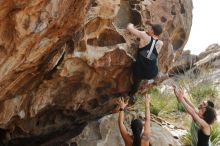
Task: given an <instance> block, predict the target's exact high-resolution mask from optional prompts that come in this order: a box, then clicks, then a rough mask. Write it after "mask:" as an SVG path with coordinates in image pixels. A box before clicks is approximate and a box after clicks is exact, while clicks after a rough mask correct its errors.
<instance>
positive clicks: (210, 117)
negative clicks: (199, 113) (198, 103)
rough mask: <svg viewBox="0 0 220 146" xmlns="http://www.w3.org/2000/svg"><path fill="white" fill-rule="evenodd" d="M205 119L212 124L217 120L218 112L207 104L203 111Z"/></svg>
mask: <svg viewBox="0 0 220 146" xmlns="http://www.w3.org/2000/svg"><path fill="white" fill-rule="evenodd" d="M203 119H204V120H205V121H206V122H207V123H208V124H212V123H213V122H214V121H215V120H216V112H215V110H214V108H212V107H210V106H207V107H206V110H205V112H204V113H203Z"/></svg>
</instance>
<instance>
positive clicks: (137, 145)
mask: <svg viewBox="0 0 220 146" xmlns="http://www.w3.org/2000/svg"><path fill="white" fill-rule="evenodd" d="M142 129H143V123H142V121H141V120H139V119H134V120H132V121H131V130H132V133H133V137H134V139H133V146H141V132H142Z"/></svg>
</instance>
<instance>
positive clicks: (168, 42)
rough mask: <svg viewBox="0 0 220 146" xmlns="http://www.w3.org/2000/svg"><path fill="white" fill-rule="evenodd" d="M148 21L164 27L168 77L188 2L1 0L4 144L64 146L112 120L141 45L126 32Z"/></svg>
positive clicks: (163, 64)
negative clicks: (52, 144)
mask: <svg viewBox="0 0 220 146" xmlns="http://www.w3.org/2000/svg"><path fill="white" fill-rule="evenodd" d="M146 20H147V21H151V23H160V24H161V25H162V26H163V27H164V32H163V34H162V35H161V37H160V39H162V40H163V41H164V47H163V49H162V51H161V53H160V55H159V66H160V70H161V71H162V72H165V73H166V72H167V71H169V69H170V66H171V64H172V61H173V59H174V56H178V54H180V53H181V51H182V49H183V47H184V45H185V43H186V41H187V40H188V36H189V32H190V28H191V24H192V1H191V0H170V1H159V0H154V1H152V0H129V1H128V0H17V1H14V0H1V1H0V107H1V108H0V127H1V130H0V132H1V133H2V134H1V140H2V141H4V142H5V143H9V144H10V145H19V144H22V145H23V146H24V145H30V144H32V146H33V145H40V144H42V143H45V142H46V141H52V139H56V138H57V137H61V136H63V139H59V140H60V141H63V140H64V139H65V138H66V139H68V136H69V135H71V134H72V135H74V134H77V133H78V132H79V131H80V130H79V129H80V128H76V127H78V126H81V127H83V126H84V125H85V123H86V122H87V121H89V120H94V119H98V118H100V117H102V116H104V115H106V114H109V112H110V111H111V110H112V108H113V103H112V98H114V97H117V96H118V94H119V93H124V92H127V91H129V90H130V88H131V79H130V78H131V74H132V71H131V68H132V67H131V65H132V62H133V60H132V58H133V56H134V55H135V52H136V49H137V47H138V45H137V44H138V41H137V38H135V37H134V36H132V35H130V34H129V33H128V32H127V31H126V30H125V29H124V28H125V26H126V25H127V23H128V22H133V23H134V24H135V26H137V27H138V28H140V29H145V28H146V29H147V28H149V26H148V24H146V23H145V21H146ZM73 131H74V132H73ZM68 134H69V135H68ZM64 137H65V138H64ZM56 140H57V143H58V139H56Z"/></svg>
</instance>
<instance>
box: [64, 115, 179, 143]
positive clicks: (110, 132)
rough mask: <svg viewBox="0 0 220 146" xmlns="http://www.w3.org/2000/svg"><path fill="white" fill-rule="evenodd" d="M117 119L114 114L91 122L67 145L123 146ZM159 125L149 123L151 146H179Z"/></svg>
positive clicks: (159, 123)
mask: <svg viewBox="0 0 220 146" xmlns="http://www.w3.org/2000/svg"><path fill="white" fill-rule="evenodd" d="M117 118H118V115H117V114H115V115H109V116H106V117H104V118H102V119H100V120H99V121H96V122H91V123H89V124H88V125H87V126H86V127H85V129H84V130H83V132H82V133H81V134H80V135H78V136H77V137H75V138H73V139H71V140H70V141H68V142H67V143H68V144H70V145H71V144H72V145H73V144H75V145H78V146H86V145H92V146H124V141H123V139H122V137H121V134H120V131H119V128H118V126H117V124H118V121H117ZM129 123H130V122H127V123H126V124H127V129H128V130H130V126H129ZM161 125H162V122H161V121H160V122H159V121H157V122H152V123H151V136H150V144H151V146H181V144H180V143H179V142H178V141H177V139H175V138H174V137H173V136H172V135H171V133H170V132H169V131H168V130H166V129H165V128H163V127H162V126H161Z"/></svg>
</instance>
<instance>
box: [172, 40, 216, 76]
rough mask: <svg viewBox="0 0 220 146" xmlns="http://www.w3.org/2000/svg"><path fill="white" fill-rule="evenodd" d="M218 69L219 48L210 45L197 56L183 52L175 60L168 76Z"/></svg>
mask: <svg viewBox="0 0 220 146" xmlns="http://www.w3.org/2000/svg"><path fill="white" fill-rule="evenodd" d="M219 67H220V46H219V45H218V44H212V45H210V46H208V48H207V49H206V50H205V51H204V52H201V53H200V54H199V55H198V56H197V55H193V54H190V51H184V52H183V53H182V56H181V57H179V58H178V59H176V61H175V62H174V63H173V67H172V68H171V69H170V70H169V74H170V75H171V76H172V75H175V74H179V73H183V72H187V71H191V70H198V69H212V70H215V71H218V68H219Z"/></svg>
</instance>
